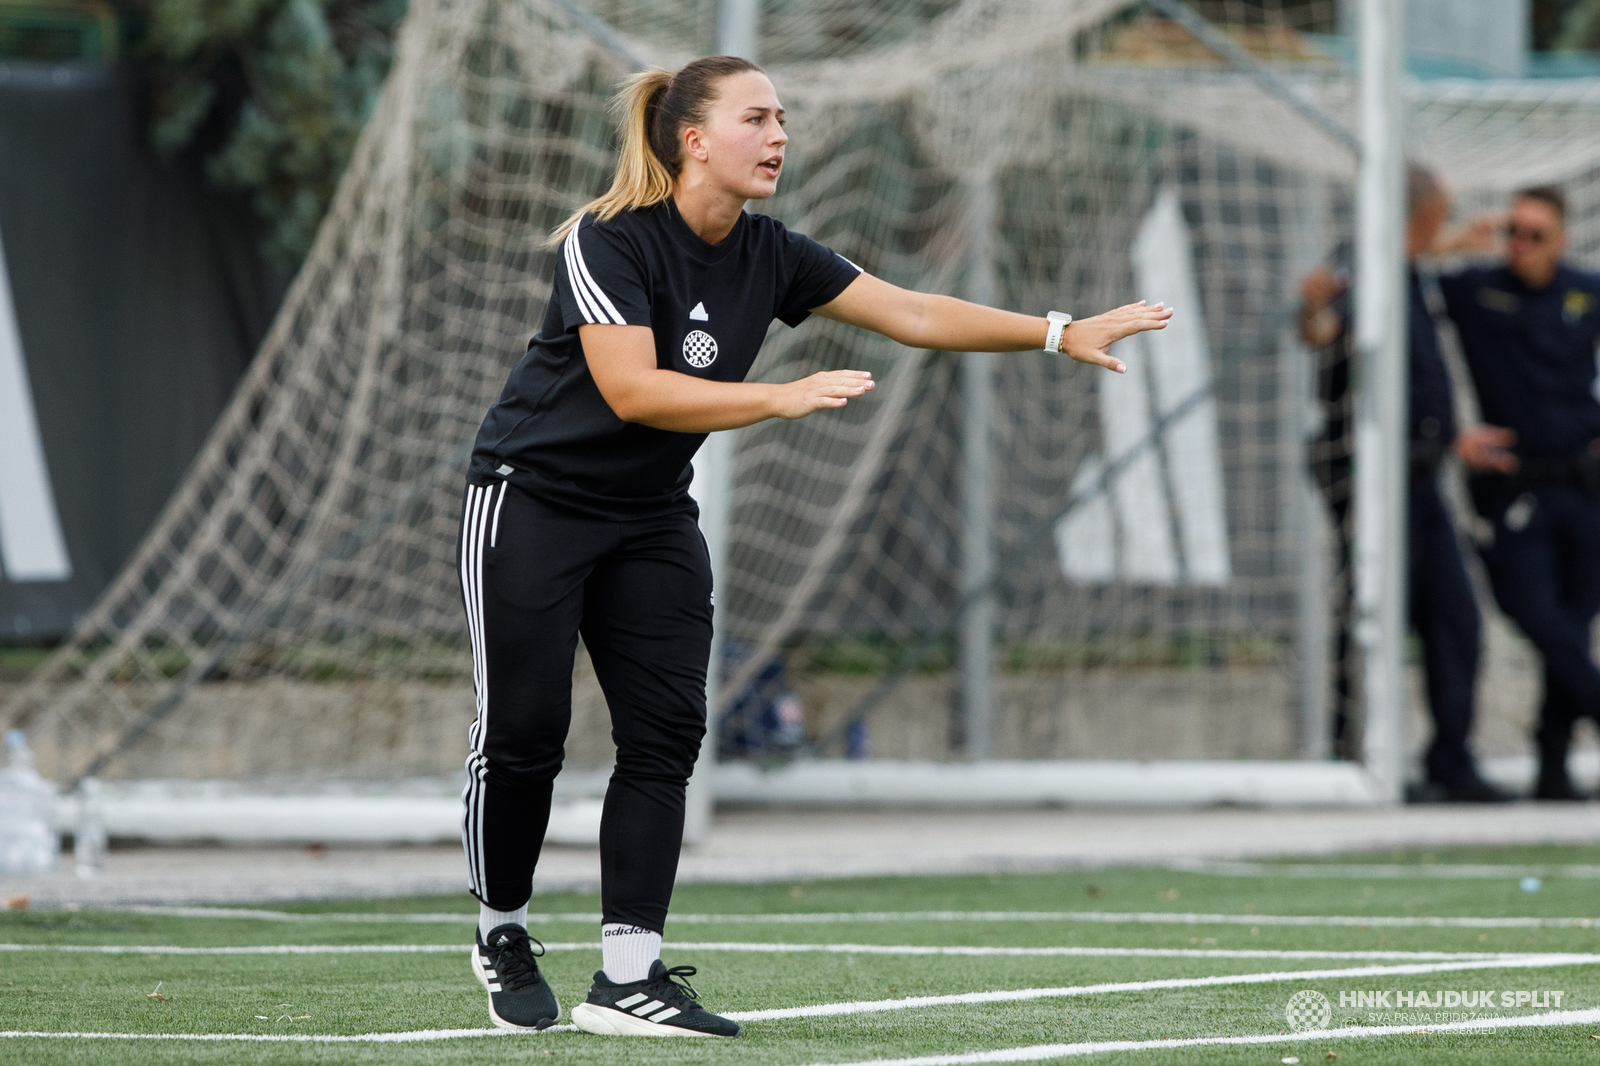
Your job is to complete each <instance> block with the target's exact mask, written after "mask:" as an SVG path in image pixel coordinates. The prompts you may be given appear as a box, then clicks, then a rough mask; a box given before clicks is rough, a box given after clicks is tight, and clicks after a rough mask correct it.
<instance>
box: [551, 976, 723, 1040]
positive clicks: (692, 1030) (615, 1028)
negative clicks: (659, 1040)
mask: <svg viewBox="0 0 1600 1066" xmlns="http://www.w3.org/2000/svg"><path fill="white" fill-rule="evenodd" d="M694 975H695V968H694V967H693V966H674V967H673V968H672V969H670V970H669V969H667V968H666V967H665V966H663V965H662V963H661V960H660V959H657V960H656V961H655V962H652V963H651V964H650V976H649V977H647V978H645V979H644V980H643V981H634V982H632V983H630V984H625V985H618V984H612V983H611V981H610V980H609V979H608V978H607V977H606V973H605V971H604V970H601V971H600V972H599V973H596V974H595V975H594V986H593V987H592V988H590V989H589V998H588V999H586V1000H584V1001H583V1002H582V1003H580V1004H578V1005H577V1006H576V1007H573V1008H572V1024H573V1025H576V1026H577V1027H578V1028H579V1029H582V1030H583V1031H584V1032H586V1033H598V1034H600V1035H601V1036H738V1035H739V1026H738V1023H736V1022H733V1021H730V1020H728V1019H727V1018H724V1017H722V1016H721V1015H718V1014H712V1013H711V1012H710V1011H708V1010H706V1009H705V1008H703V1007H701V1006H700V1004H699V1003H697V1002H695V1000H696V998H697V997H698V996H699V995H700V993H698V992H696V991H695V990H694V986H693V985H691V984H690V983H689V981H688V978H690V977H693V976H694ZM675 978H682V979H683V980H681V981H680V980H675Z"/></svg>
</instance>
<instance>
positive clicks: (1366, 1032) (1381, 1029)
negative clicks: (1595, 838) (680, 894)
mask: <svg viewBox="0 0 1600 1066" xmlns="http://www.w3.org/2000/svg"><path fill="white" fill-rule="evenodd" d="M1596 1023H1600V1010H1554V1011H1549V1012H1547V1013H1545V1014H1524V1015H1520V1016H1514V1017H1508V1018H1478V1019H1474V1020H1472V1021H1465V1022H1441V1023H1440V1024H1438V1025H1422V1026H1418V1025H1373V1026H1359V1025H1353V1026H1350V1027H1348V1028H1344V1029H1313V1030H1310V1031H1308V1032H1304V1033H1261V1034H1259V1035H1252V1036H1197V1037H1180V1038H1177V1039H1171V1040H1101V1041H1095V1042H1085V1043H1081V1044H1033V1045H1030V1046H1028V1047H1013V1048H1000V1049H998V1050H995V1051H974V1052H971V1053H969V1054H965V1055H924V1056H921V1057H919V1058H910V1059H868V1060H866V1061H864V1062H852V1063H826V1064H820V1063H819V1064H818V1066H968V1064H973V1066H976V1064H979V1063H989V1062H1040V1061H1043V1060H1045V1059H1065V1058H1071V1057H1073V1056H1078V1055H1098V1054H1101V1053H1103V1052H1108V1051H1161V1050H1170V1049H1172V1048H1184V1047H1207V1046H1216V1045H1219V1044H1287V1043H1314V1042H1317V1041H1322V1040H1360V1039H1362V1038H1365V1037H1374V1036H1409V1035H1414V1034H1419V1033H1426V1034H1430V1035H1431V1034H1438V1033H1464V1032H1474V1031H1479V1032H1481V1031H1485V1030H1487V1031H1490V1032H1493V1031H1494V1030H1497V1029H1537V1028H1545V1027H1553V1026H1559V1025H1594V1024H1596Z"/></svg>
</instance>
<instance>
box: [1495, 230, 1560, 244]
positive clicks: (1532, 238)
mask: <svg viewBox="0 0 1600 1066" xmlns="http://www.w3.org/2000/svg"><path fill="white" fill-rule="evenodd" d="M1506 237H1507V238H1509V239H1511V240H1513V241H1527V242H1528V243H1529V244H1543V243H1544V242H1545V241H1547V240H1549V239H1550V231H1549V230H1543V229H1523V228H1522V227H1521V226H1507V227H1506Z"/></svg>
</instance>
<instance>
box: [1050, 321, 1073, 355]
mask: <svg viewBox="0 0 1600 1066" xmlns="http://www.w3.org/2000/svg"><path fill="white" fill-rule="evenodd" d="M1044 317H1045V318H1048V319H1049V320H1050V332H1048V333H1046V334H1045V337H1044V350H1045V351H1047V352H1058V353H1059V352H1060V351H1061V335H1062V334H1063V333H1065V332H1066V331H1067V327H1068V326H1069V325H1071V324H1072V316H1071V315H1069V314H1067V313H1066V312H1065V311H1051V312H1050V313H1049V314H1048V315H1045V316H1044Z"/></svg>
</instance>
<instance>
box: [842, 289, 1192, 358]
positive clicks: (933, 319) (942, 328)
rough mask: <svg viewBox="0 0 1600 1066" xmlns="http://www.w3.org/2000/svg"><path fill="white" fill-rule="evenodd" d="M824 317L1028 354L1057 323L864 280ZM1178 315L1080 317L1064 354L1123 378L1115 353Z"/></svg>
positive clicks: (1143, 312) (1157, 309) (953, 344)
mask: <svg viewBox="0 0 1600 1066" xmlns="http://www.w3.org/2000/svg"><path fill="white" fill-rule="evenodd" d="M814 310H815V311H816V313H817V314H819V315H822V316H823V317H824V318H831V319H834V320H836V321H839V322H848V323H849V324H850V325H852V326H860V327H861V328H862V329H870V330H872V331H873V332H874V333H881V334H883V335H884V336H885V337H888V338H890V339H891V340H896V341H899V342H900V343H901V344H904V345H905V346H906V347H908V348H932V349H935V350H938V351H943V352H1025V351H1028V350H1030V349H1032V350H1037V349H1039V348H1043V347H1044V340H1045V333H1046V332H1047V331H1048V330H1049V328H1050V324H1049V322H1047V321H1046V320H1045V319H1043V318H1034V317H1032V316H1031V315H1019V314H1015V313H1013V312H1011V311H1000V310H996V309H995V308H993V307H984V306H983V305H982V304H974V303H968V302H967V301H965V300H957V299H955V298H954V297H952V296H936V295H934V294H932V293H926V292H912V291H911V290H909V289H902V288H900V287H899V286H897V285H891V284H889V283H888V282H887V281H884V280H883V279H882V278H875V277H873V276H872V275H871V274H862V275H861V276H860V277H859V278H857V279H856V280H855V281H852V282H851V283H850V284H849V286H848V287H846V289H845V290H844V292H841V293H840V294H839V295H838V296H836V297H834V298H833V299H832V300H831V301H829V302H828V303H825V304H823V305H822V306H821V307H818V308H815V309H814ZM1171 317H1172V309H1171V308H1169V307H1163V306H1162V305H1161V304H1156V305H1155V306H1154V307H1149V306H1146V305H1145V304H1144V303H1136V304H1128V305H1127V306H1126V307H1119V308H1117V309H1116V310H1114V311H1107V312H1106V313H1105V314H1103V315H1095V316H1094V317H1093V318H1080V319H1075V320H1074V321H1073V323H1072V324H1071V325H1070V326H1068V327H1067V329H1066V332H1065V333H1064V334H1063V335H1062V340H1061V346H1062V349H1063V351H1064V352H1065V353H1066V354H1067V355H1070V356H1071V357H1072V358H1074V359H1076V360H1077V361H1078V362H1080V363H1093V364H1094V365H1096V366H1103V367H1106V368H1107V369H1109V370H1115V371H1117V372H1118V373H1123V372H1124V371H1126V370H1127V369H1128V368H1127V367H1126V366H1124V365H1123V363H1122V361H1121V360H1120V359H1117V358H1116V357H1115V356H1113V355H1112V354H1111V353H1110V351H1109V349H1110V347H1111V345H1112V344H1113V343H1115V342H1116V341H1119V340H1121V339H1122V338H1124V337H1131V336H1132V335H1133V334H1135V333H1143V332H1144V331H1145V330H1150V329H1163V328H1165V327H1166V324H1167V319H1169V318H1171Z"/></svg>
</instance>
